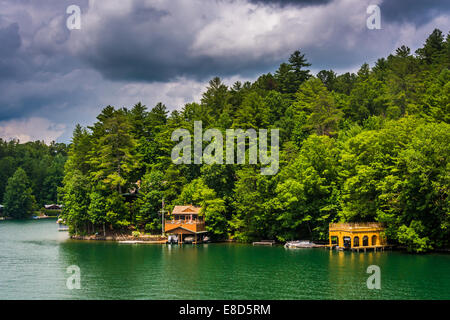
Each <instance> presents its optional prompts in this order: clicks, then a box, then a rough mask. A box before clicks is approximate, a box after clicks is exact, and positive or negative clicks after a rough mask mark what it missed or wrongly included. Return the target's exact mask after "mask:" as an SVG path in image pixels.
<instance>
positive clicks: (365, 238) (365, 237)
mask: <svg viewBox="0 0 450 320" xmlns="http://www.w3.org/2000/svg"><path fill="white" fill-rule="evenodd" d="M362 245H363V247H367V246H368V245H369V237H368V236H364V237H363V241H362Z"/></svg>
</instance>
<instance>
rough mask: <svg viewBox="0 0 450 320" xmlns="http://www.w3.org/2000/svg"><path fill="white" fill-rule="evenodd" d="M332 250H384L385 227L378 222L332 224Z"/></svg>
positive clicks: (330, 230) (330, 241)
mask: <svg viewBox="0 0 450 320" xmlns="http://www.w3.org/2000/svg"><path fill="white" fill-rule="evenodd" d="M329 243H330V248H332V247H336V248H337V249H348V250H353V251H359V250H364V251H366V250H367V249H372V250H374V251H376V250H377V249H381V250H383V249H384V248H385V247H386V240H385V236H384V227H383V226H382V224H380V223H378V222H361V223H330V225H329Z"/></svg>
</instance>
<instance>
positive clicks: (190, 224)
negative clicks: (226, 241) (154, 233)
mask: <svg viewBox="0 0 450 320" xmlns="http://www.w3.org/2000/svg"><path fill="white" fill-rule="evenodd" d="M165 225H166V228H167V226H168V225H172V226H180V227H183V226H184V227H185V228H187V229H189V230H192V231H195V232H199V231H205V222H204V221H194V220H193V221H184V220H167V221H166V222H165ZM166 228H165V229H166ZM170 229H172V228H170Z"/></svg>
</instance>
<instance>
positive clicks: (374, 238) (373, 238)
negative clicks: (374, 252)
mask: <svg viewBox="0 0 450 320" xmlns="http://www.w3.org/2000/svg"><path fill="white" fill-rule="evenodd" d="M372 245H373V246H376V245H377V236H375V235H373V236H372Z"/></svg>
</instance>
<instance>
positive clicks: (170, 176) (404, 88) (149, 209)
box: [0, 30, 450, 252]
mask: <svg viewBox="0 0 450 320" xmlns="http://www.w3.org/2000/svg"><path fill="white" fill-rule="evenodd" d="M309 66H310V64H309V63H307V60H306V58H305V56H304V55H303V54H301V53H300V52H299V51H296V52H294V53H293V54H292V55H291V56H290V58H289V61H288V62H285V63H282V64H281V65H280V66H279V68H278V70H277V71H276V72H275V73H274V74H273V75H272V74H271V73H268V74H264V75H261V76H260V77H259V78H258V79H257V80H256V81H255V82H253V83H250V82H245V83H241V82H239V81H237V82H235V83H234V84H233V85H232V86H231V87H228V86H227V85H225V84H224V83H223V82H222V80H221V79H220V78H217V77H216V78H214V79H212V80H211V81H210V82H209V85H208V87H207V88H206V90H205V92H204V93H203V95H202V98H201V101H200V102H192V103H188V104H186V105H184V106H183V107H182V108H180V109H179V110H175V111H173V112H171V113H170V114H168V112H167V110H166V107H165V106H164V105H163V104H162V103H158V104H157V105H156V106H155V107H154V108H153V109H151V110H150V111H147V108H146V107H145V106H144V105H142V104H141V103H137V104H136V105H134V106H133V107H132V109H131V110H128V109H126V108H122V109H115V108H113V107H111V106H108V107H106V108H105V109H104V110H103V111H102V112H101V114H100V115H99V116H98V117H97V122H96V123H95V124H94V125H93V126H92V127H89V128H87V129H85V128H82V127H80V126H77V127H76V128H75V131H74V135H73V139H72V143H71V145H70V148H69V157H68V160H67V162H66V163H65V167H64V170H65V175H64V180H63V187H62V188H60V189H59V190H60V196H61V197H62V199H63V200H64V205H65V207H64V210H63V216H64V217H65V218H66V220H67V221H68V223H69V225H70V227H71V232H73V233H94V232H98V231H101V230H108V231H117V230H119V231H128V230H132V229H133V228H135V229H137V230H141V231H142V229H144V230H145V231H147V232H150V233H159V232H160V228H161V224H160V220H161V218H160V215H159V211H160V210H161V201H162V199H163V198H164V201H165V203H166V208H168V209H171V208H173V206H175V205H182V204H190V203H191V204H194V205H199V206H201V207H202V210H201V214H203V215H204V218H205V221H206V226H207V230H208V232H209V235H210V236H212V237H213V238H216V239H223V238H234V239H237V240H240V241H251V240H253V239H262V238H266V239H278V240H281V241H283V240H290V239H302V238H303V239H312V240H326V239H327V231H328V224H329V223H330V222H336V221H361V222H364V221H380V222H383V223H385V224H386V226H387V229H386V236H387V238H388V241H389V242H390V243H392V244H400V245H404V246H406V247H407V248H408V249H409V250H411V251H415V252H425V251H428V250H432V249H436V248H443V247H448V246H449V245H450V243H449V239H450V218H449V216H450V215H449V213H450V205H449V200H448V199H449V197H448V192H449V185H450V181H449V180H450V178H449V172H450V168H449V160H448V159H449V152H450V151H449V145H450V136H449V132H450V128H449V114H450V112H449V108H450V107H449V97H450V92H449V90H450V86H449V83H450V81H449V80H450V71H449V69H448V68H449V66H450V42H449V37H448V36H447V38H446V39H445V40H444V37H443V35H442V32H440V31H439V30H435V31H434V32H433V33H432V34H431V35H430V37H429V38H428V39H427V40H426V42H425V44H424V46H423V48H420V49H419V50H417V51H416V54H411V50H410V49H409V48H408V47H406V46H401V47H400V48H398V49H397V50H396V52H395V54H391V55H389V56H388V57H386V58H380V59H378V60H377V62H376V64H375V66H374V67H373V68H370V66H369V65H368V64H363V65H362V66H361V68H360V70H359V71H358V72H357V73H356V74H355V73H344V74H341V75H337V74H336V73H335V72H334V71H333V70H322V71H320V72H319V73H318V74H317V77H312V76H311V75H310V72H309V70H308V69H307V68H308V67H309ZM194 121H202V124H203V129H204V130H205V129H208V128H218V129H219V130H220V131H222V132H224V131H225V130H226V129H229V128H242V129H250V128H252V129H256V130H258V129H270V128H279V129H280V170H279V173H278V174H277V175H275V176H263V175H261V174H260V170H259V169H260V168H259V167H258V166H254V165H248V164H240V165H235V166H230V165H220V164H214V165H207V164H203V165H186V164H182V165H175V164H173V163H172V161H171V158H170V155H171V150H172V147H173V146H174V142H173V141H171V134H172V132H173V131H174V130H175V129H177V128H184V129H187V130H188V131H189V132H192V131H193V123H194ZM31 146H32V148H31V149H32V150H35V151H36V153H37V154H39V156H38V157H36V159H39V161H30V162H29V163H28V162H27V163H26V164H27V165H26V166H25V165H24V166H23V167H24V170H25V171H26V172H27V173H28V174H29V176H30V180H31V181H32V183H31V185H32V188H33V190H34V192H35V194H36V192H37V190H40V189H38V188H39V187H41V186H45V188H48V189H52V190H53V191H52V192H48V193H47V194H48V195H49V198H48V199H50V198H51V199H53V198H54V197H55V193H54V190H55V188H57V187H58V186H60V185H59V184H58V181H60V179H61V178H60V177H61V167H62V165H61V164H62V163H63V162H64V161H63V160H64V155H63V154H61V155H60V156H55V155H53V154H46V152H45V147H43V146H41V145H39V144H35V145H30V147H31ZM21 148H22V147H18V146H17V149H20V152H22V153H23V151H22V149H21ZM53 148H54V149H57V148H56V146H53ZM10 149H14V148H10V146H9V145H8V144H7V143H5V142H2V143H0V169H1V170H0V177H2V178H3V177H10V176H11V175H12V174H13V173H14V171H15V170H16V168H17V161H16V156H17V155H16V154H14V153H11V152H10ZM5 150H6V151H5ZM22 153H20V155H22ZM56 153H58V152H56ZM23 154H24V155H26V154H27V153H26V152H25V153H23ZM31 158H33V157H31ZM27 159H30V157H28V158H27ZM33 159H34V158H33ZM43 167H45V173H44V174H40V171H39V170H40V169H41V168H43ZM139 181H140V184H139ZM35 187H36V188H35ZM2 188H3V187H2V185H1V184H0V193H1V192H3V191H2V190H3V189H2ZM39 197H40V199H41V198H44V194H39Z"/></svg>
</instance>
